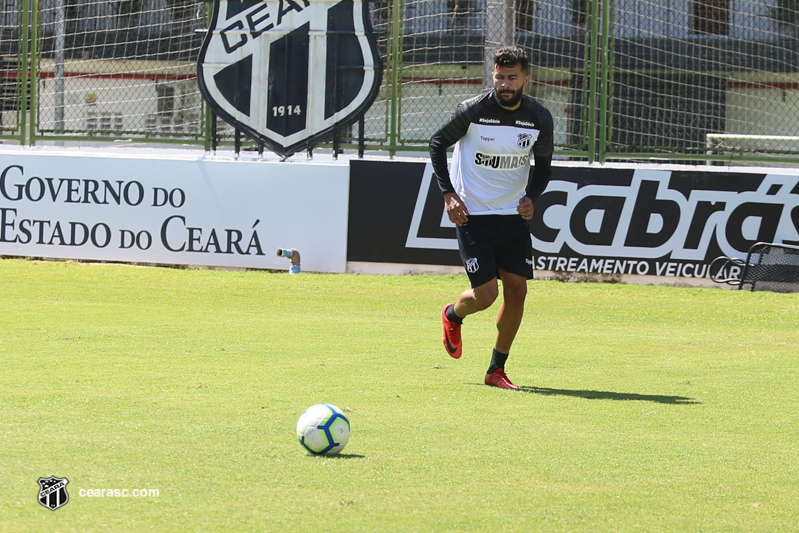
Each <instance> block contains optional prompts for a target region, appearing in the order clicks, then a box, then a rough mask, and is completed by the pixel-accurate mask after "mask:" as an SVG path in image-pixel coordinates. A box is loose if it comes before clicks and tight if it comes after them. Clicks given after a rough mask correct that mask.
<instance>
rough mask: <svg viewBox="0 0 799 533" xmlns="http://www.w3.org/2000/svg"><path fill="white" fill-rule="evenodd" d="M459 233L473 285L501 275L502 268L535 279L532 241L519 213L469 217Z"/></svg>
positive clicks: (457, 228)
mask: <svg viewBox="0 0 799 533" xmlns="http://www.w3.org/2000/svg"><path fill="white" fill-rule="evenodd" d="M456 232H457V234H458V249H459V250H460V252H461V260H462V261H463V266H464V267H465V268H466V274H467V275H468V276H469V281H470V282H471V284H472V288H475V287H479V286H480V285H483V284H485V283H488V282H489V281H491V280H492V279H494V278H499V277H500V275H499V271H500V269H502V270H504V271H506V272H510V273H511V274H518V275H519V276H524V277H525V278H527V279H533V243H532V240H531V238H530V230H529V229H528V226H527V221H525V220H524V219H523V218H522V217H521V216H520V215H473V216H469V221H468V222H466V224H463V225H462V226H456Z"/></svg>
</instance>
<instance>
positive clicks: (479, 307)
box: [454, 278, 499, 318]
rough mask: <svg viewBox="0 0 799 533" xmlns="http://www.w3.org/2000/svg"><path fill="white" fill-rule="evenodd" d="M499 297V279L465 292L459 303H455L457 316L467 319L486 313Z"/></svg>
mask: <svg viewBox="0 0 799 533" xmlns="http://www.w3.org/2000/svg"><path fill="white" fill-rule="evenodd" d="M497 296H499V285H498V284H497V278H494V279H492V280H491V281H488V282H486V283H484V284H482V285H480V286H479V287H475V288H473V289H469V290H467V291H463V293H462V294H461V296H460V298H458V301H457V302H455V309H454V310H455V314H456V315H458V316H459V317H461V318H465V317H467V316H469V315H473V314H474V313H479V312H480V311H484V310H486V309H488V308H489V307H491V305H492V304H493V303H494V302H495V301H496V299H497Z"/></svg>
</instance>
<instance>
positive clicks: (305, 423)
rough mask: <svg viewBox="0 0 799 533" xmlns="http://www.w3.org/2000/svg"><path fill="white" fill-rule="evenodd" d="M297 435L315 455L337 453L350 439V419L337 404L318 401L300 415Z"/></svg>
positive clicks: (304, 445) (301, 442)
mask: <svg viewBox="0 0 799 533" xmlns="http://www.w3.org/2000/svg"><path fill="white" fill-rule="evenodd" d="M297 437H298V438H299V439H300V444H302V445H303V447H304V448H305V449H306V450H308V451H309V452H311V453H312V454H314V455H336V454H337V453H339V452H340V451H341V450H343V449H344V446H346V445H347V442H349V440H350V421H349V420H348V419H347V417H346V416H345V415H344V411H342V410H341V409H339V408H338V407H336V406H335V405H330V404H327V403H318V404H316V405H312V406H311V407H309V408H308V409H306V410H305V412H304V413H302V416H300V419H299V420H298V421H297Z"/></svg>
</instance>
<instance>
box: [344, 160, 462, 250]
mask: <svg viewBox="0 0 799 533" xmlns="http://www.w3.org/2000/svg"><path fill="white" fill-rule="evenodd" d="M350 165H351V167H350V209H349V213H350V214H349V229H348V233H347V243H348V244H347V261H363V262H369V263H407V264H425V265H460V264H461V259H460V255H459V254H458V243H457V242H456V240H455V226H454V225H452V224H450V222H449V220H448V219H446V220H444V222H446V224H444V222H442V216H443V215H444V203H443V200H442V198H441V193H440V192H439V190H438V186H437V185H436V183H435V180H432V179H431V178H432V175H433V173H432V167H430V166H429V165H426V164H425V163H412V162H387V161H352V162H351V163H350Z"/></svg>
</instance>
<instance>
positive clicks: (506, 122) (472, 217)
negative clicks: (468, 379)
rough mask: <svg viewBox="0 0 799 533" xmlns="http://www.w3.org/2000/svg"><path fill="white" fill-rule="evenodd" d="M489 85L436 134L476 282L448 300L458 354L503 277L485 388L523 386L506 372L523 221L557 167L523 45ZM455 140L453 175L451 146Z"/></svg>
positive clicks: (448, 198) (528, 269)
mask: <svg viewBox="0 0 799 533" xmlns="http://www.w3.org/2000/svg"><path fill="white" fill-rule="evenodd" d="M493 81H494V89H493V90H491V91H490V92H487V93H483V94H480V95H479V96H475V97H473V98H470V99H468V100H466V101H464V102H462V103H461V104H460V105H458V107H457V109H456V110H455V113H454V114H453V115H452V117H451V118H450V119H449V120H448V121H447V122H446V123H445V124H444V125H443V126H442V127H441V129H440V130H438V131H437V132H436V133H435V134H434V135H433V137H432V139H431V140H430V157H431V159H432V162H433V170H434V171H435V175H436V180H437V182H438V186H439V188H440V189H441V194H442V195H443V196H444V208H445V210H446V212H447V216H448V217H449V220H450V221H452V222H453V223H454V224H455V226H456V232H457V236H458V248H459V250H460V254H461V259H462V260H463V265H464V267H465V268H466V273H467V274H468V277H469V282H470V284H471V288H470V289H469V290H467V291H465V292H463V293H462V294H461V295H460V297H459V298H458V300H457V301H456V302H455V303H454V304H448V305H446V306H444V309H443V310H442V312H441V320H442V322H443V325H444V346H445V348H446V349H447V353H448V354H449V355H450V356H452V357H454V358H456V359H457V358H459V357H460V356H461V354H462V350H463V347H462V341H461V324H462V323H463V319H464V318H465V317H467V316H469V315H471V314H473V313H477V312H479V311H483V310H485V309H487V308H489V307H490V306H491V305H492V304H493V303H494V301H495V300H496V299H497V297H498V296H499V283H498V281H497V280H498V279H501V280H502V295H503V301H502V305H501V306H500V308H499V313H498V314H497V337H496V342H495V344H494V351H493V353H492V355H491V363H490V365H489V367H488V372H487V373H486V376H485V384H486V385H491V386H494V387H501V388H505V389H518V388H519V387H517V386H516V385H514V384H513V383H511V381H510V380H509V379H508V376H507V375H506V374H505V361H506V360H507V359H508V354H509V353H510V349H511V345H512V344H513V339H514V338H515V337H516V333H517V332H518V330H519V326H520V325H521V322H522V315H523V313H524V301H525V298H526V296H527V280H528V279H532V278H533V248H532V241H531V239H530V232H529V228H528V225H527V221H529V220H531V219H532V218H533V202H534V201H535V199H536V198H538V196H539V195H540V194H541V193H542V192H543V191H544V189H545V188H546V186H547V183H548V182H549V178H550V175H551V172H552V151H553V123H552V115H551V114H550V112H549V111H548V110H547V109H546V108H545V107H544V106H542V105H541V104H539V103H538V102H536V101H535V100H533V99H532V98H530V97H529V96H527V95H524V94H523V91H524V87H525V86H526V85H527V84H528V83H529V82H530V74H529V60H528V58H527V55H526V53H525V52H524V50H522V49H521V48H518V47H515V46H510V47H503V48H500V49H499V50H497V51H496V53H495V54H494V70H493ZM452 145H455V148H454V150H453V153H452V170H451V171H450V170H449V169H448V168H447V148H449V147H450V146H452ZM531 157H532V158H533V159H534V162H535V165H534V166H531V165H530V159H531Z"/></svg>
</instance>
